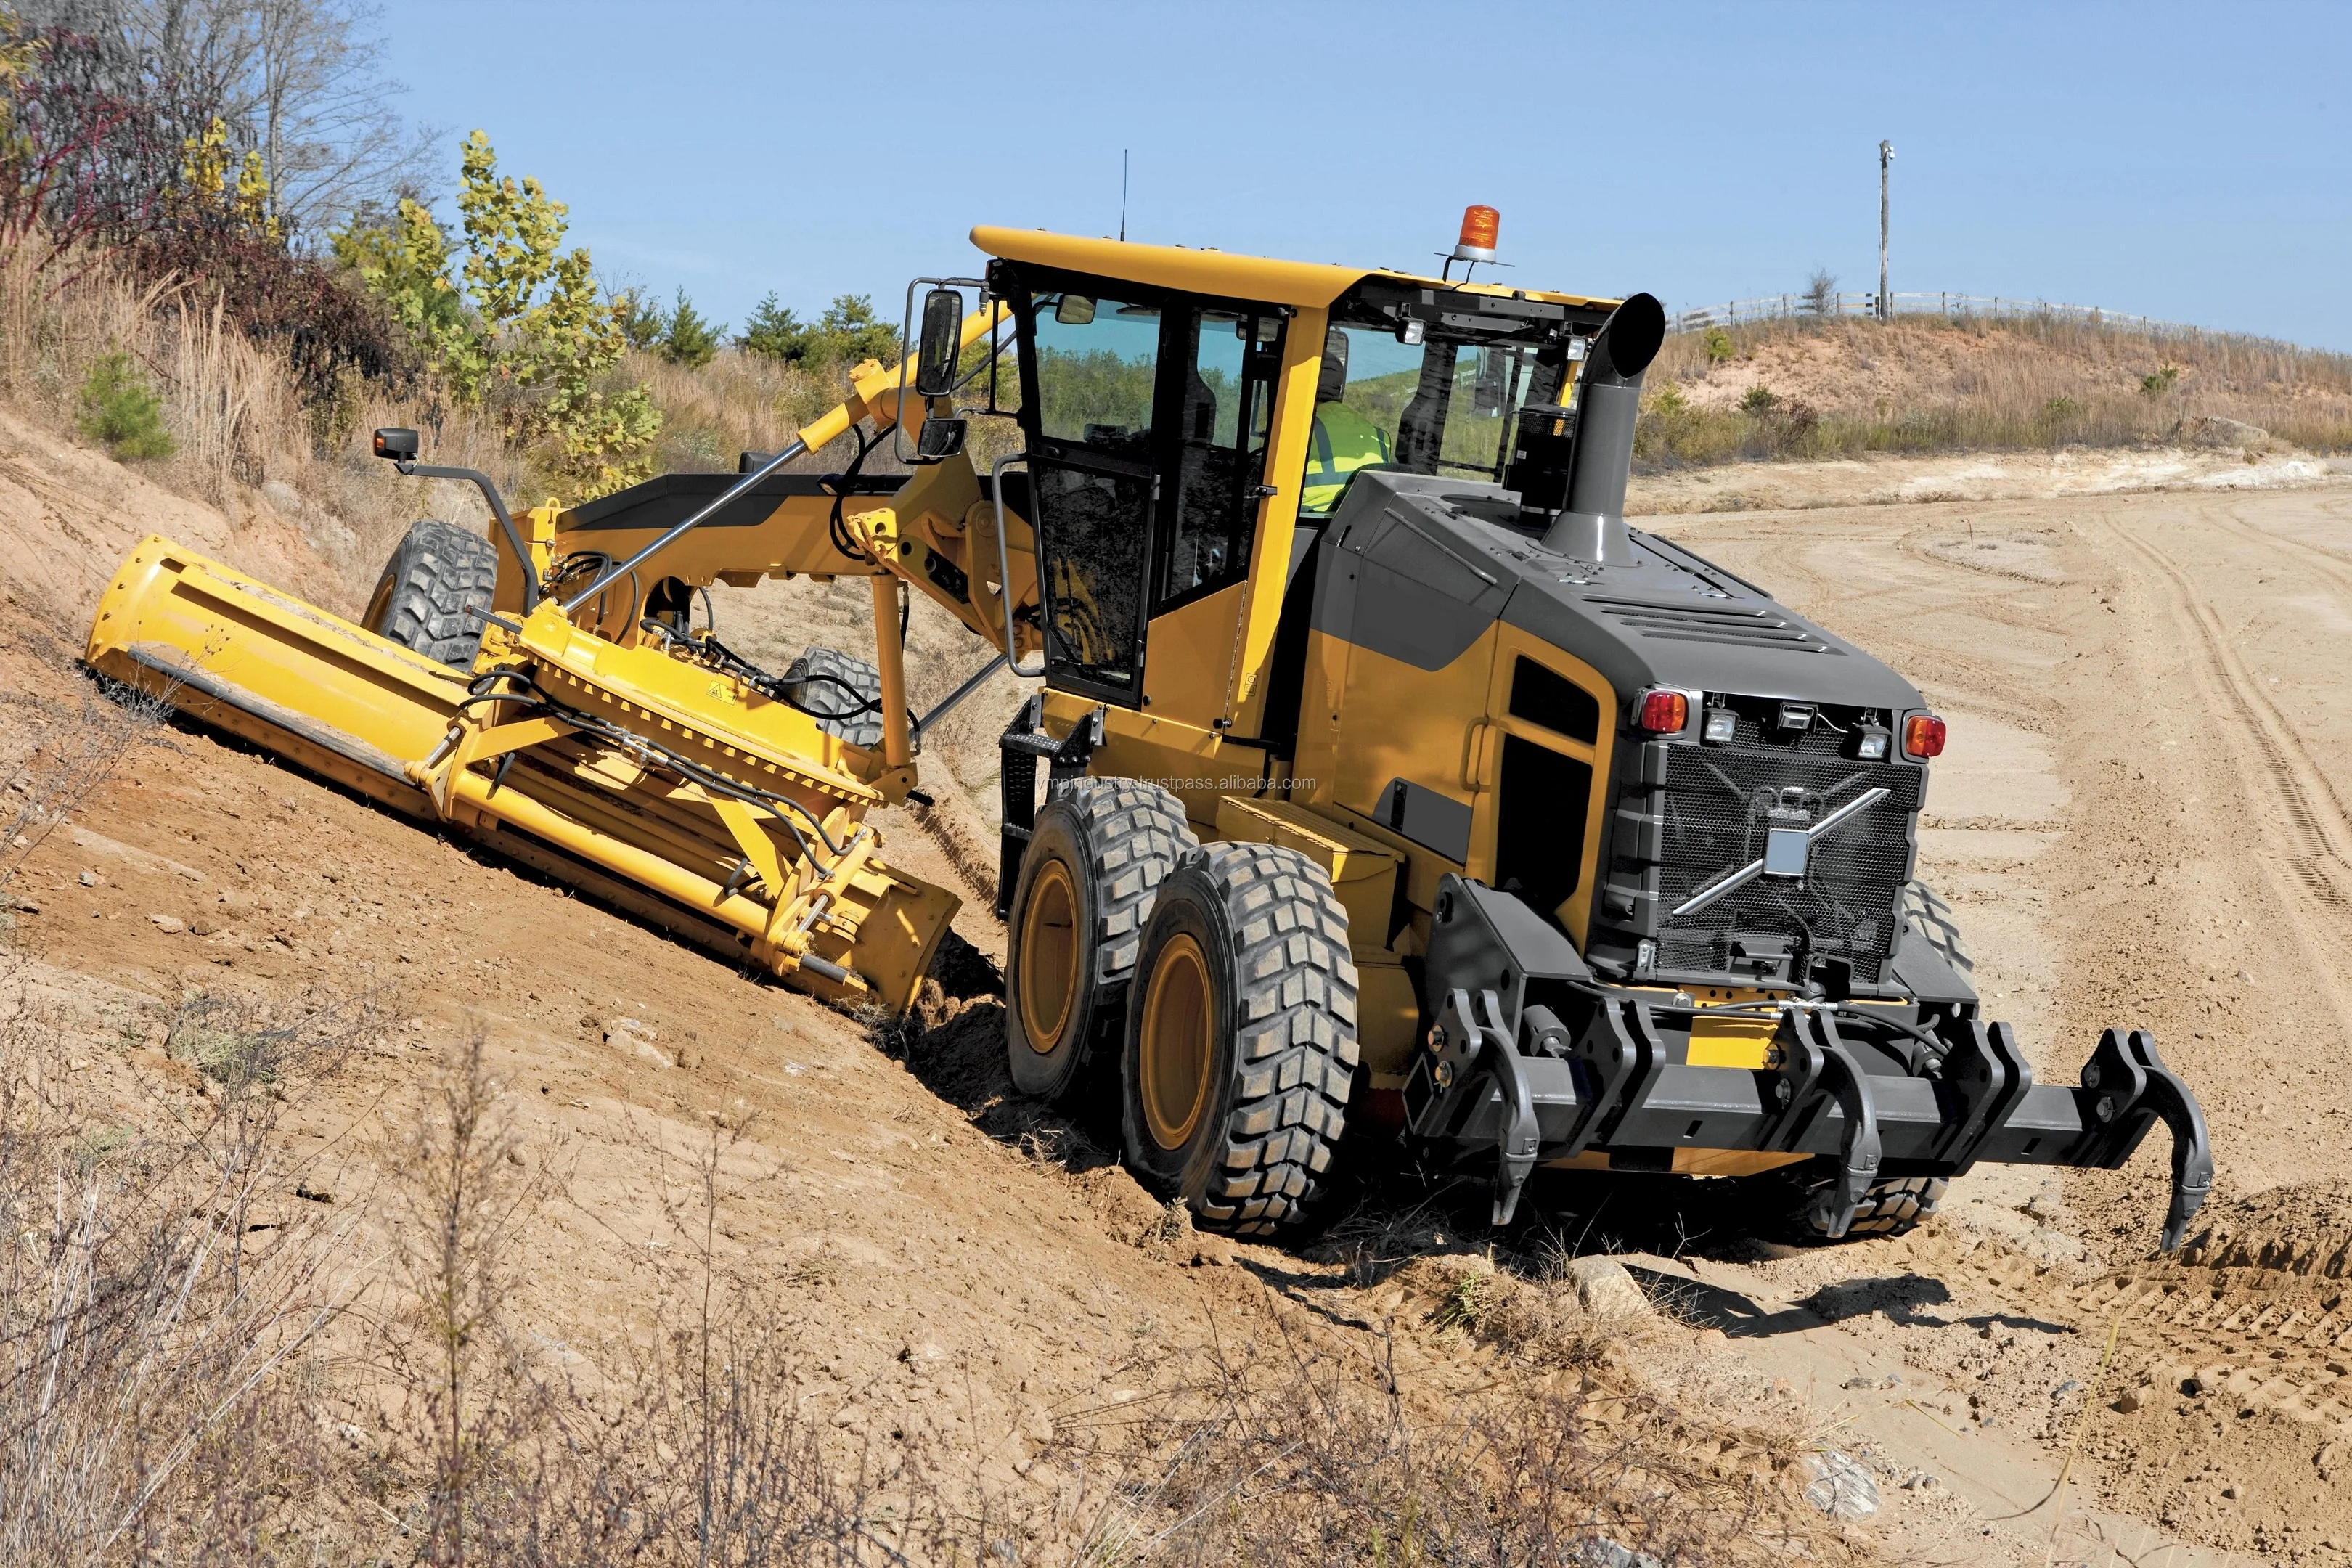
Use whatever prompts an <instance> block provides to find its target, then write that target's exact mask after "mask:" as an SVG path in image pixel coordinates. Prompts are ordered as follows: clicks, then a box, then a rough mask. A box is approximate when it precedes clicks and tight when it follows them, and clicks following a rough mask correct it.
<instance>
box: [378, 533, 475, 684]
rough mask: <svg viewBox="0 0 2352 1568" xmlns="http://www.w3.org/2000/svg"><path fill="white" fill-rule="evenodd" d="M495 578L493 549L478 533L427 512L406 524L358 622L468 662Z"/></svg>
mask: <svg viewBox="0 0 2352 1568" xmlns="http://www.w3.org/2000/svg"><path fill="white" fill-rule="evenodd" d="M498 585H499V552H497V551H496V550H494V549H492V548H491V546H490V542H489V541H488V540H487V539H484V538H483V537H482V536H481V535H480V534H478V533H474V532H470V531H467V530H466V529H462V528H457V527H455V526H453V525H451V524H449V523H446V522H440V521H436V520H434V519H432V518H429V517H428V518H421V519H419V520H418V521H415V522H412V523H410V524H409V525H408V531H407V532H406V533H404V534H403V535H401V539H400V542H399V543H398V544H397V545H395V546H394V548H393V552H392V559H391V560H390V561H388V562H386V563H384V568H383V576H382V577H381V578H379V579H378V580H377V582H376V585H375V592H374V594H373V595H370V596H369V599H368V607H367V614H366V615H365V616H363V617H362V620H361V624H362V626H366V627H367V629H368V630H370V631H372V632H373V633H375V634H376V635H377V636H378V637H386V638H389V639H390V640H391V641H393V642H396V643H398V644H399V645H400V646H401V647H404V648H408V649H410V650H411V651H412V652H415V653H421V654H423V655H424V656H425V658H429V659H433V660H435V661H436V662H438V663H441V664H446V665H447V666H449V667H450V668H453V669H471V668H474V656H475V655H476V654H478V653H479V652H480V651H481V647H482V617H483V616H487V615H488V613H489V609H490V596H491V595H492V594H493V593H495V592H496V591H497V588H498Z"/></svg>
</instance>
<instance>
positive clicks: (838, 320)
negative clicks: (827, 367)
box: [808, 294, 898, 364]
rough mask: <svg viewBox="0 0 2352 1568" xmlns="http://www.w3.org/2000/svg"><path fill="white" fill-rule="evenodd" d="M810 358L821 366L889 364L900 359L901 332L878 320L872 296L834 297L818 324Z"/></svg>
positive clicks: (842, 295)
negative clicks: (833, 364)
mask: <svg viewBox="0 0 2352 1568" xmlns="http://www.w3.org/2000/svg"><path fill="white" fill-rule="evenodd" d="M808 357H809V358H811V359H814V360H816V361H818V362H819V363H841V364H857V363H861V362H863V361H866V360H869V359H870V360H880V361H882V362H883V363H886V364H887V363H892V362H895V361H896V360H897V359H898V328H896V327H894V326H892V325H890V323H889V322H887V321H877V320H876V319H875V316H874V300H873V297H872V296H871V295H867V294H839V295H835V297H834V301H833V303H832V304H830V305H828V306H826V307H825V312H824V318H823V319H822V320H820V321H818V322H817V324H816V333H815V339H814V342H811V344H810V345H809V354H808Z"/></svg>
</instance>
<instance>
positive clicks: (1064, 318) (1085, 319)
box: [1054, 294, 1095, 327]
mask: <svg viewBox="0 0 2352 1568" xmlns="http://www.w3.org/2000/svg"><path fill="white" fill-rule="evenodd" d="M1054 320H1055V321H1059V322H1061V323H1062V325H1064V326H1066V327H1089V326H1092V325H1093V324H1094V320H1095V302H1094V301H1093V300H1089V299H1087V297H1086V296H1085V295H1084V294H1065V295H1063V296H1062V301H1061V303H1060V304H1058V305H1055V307H1054Z"/></svg>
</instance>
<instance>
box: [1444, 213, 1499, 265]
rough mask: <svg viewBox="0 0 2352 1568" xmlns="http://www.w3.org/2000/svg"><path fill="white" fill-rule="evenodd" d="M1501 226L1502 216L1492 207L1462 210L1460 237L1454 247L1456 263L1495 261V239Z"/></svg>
mask: <svg viewBox="0 0 2352 1568" xmlns="http://www.w3.org/2000/svg"><path fill="white" fill-rule="evenodd" d="M1502 226H1503V215H1502V214H1501V213H1498V212H1496V210H1495V209H1494V208H1493V207H1482V206H1467V207H1464V208H1463V209H1462V237H1461V239H1460V240H1458V241H1457V242H1455V244H1454V260H1456V261H1492V260H1494V259H1495V237H1496V234H1497V233H1499V232H1500V231H1501V229H1502Z"/></svg>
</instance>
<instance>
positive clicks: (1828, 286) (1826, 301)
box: [1804, 267, 1838, 316]
mask: <svg viewBox="0 0 2352 1568" xmlns="http://www.w3.org/2000/svg"><path fill="white" fill-rule="evenodd" d="M1837 285H1838V280H1837V274H1836V273H1834V272H1832V271H1831V270H1830V269H1829V268H1826V267H1816V268H1813V275H1812V276H1811V278H1808V279H1805V293H1804V300H1805V310H1806V312H1807V313H1808V314H1810V315H1815V316H1826V315H1829V314H1831V313H1832V312H1833V311H1835V310H1836V309H1837Z"/></svg>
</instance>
